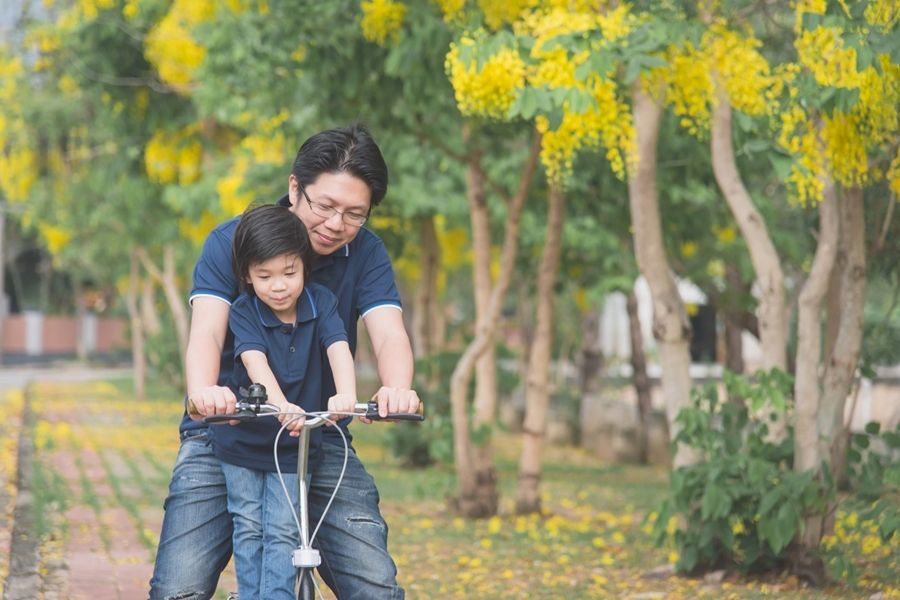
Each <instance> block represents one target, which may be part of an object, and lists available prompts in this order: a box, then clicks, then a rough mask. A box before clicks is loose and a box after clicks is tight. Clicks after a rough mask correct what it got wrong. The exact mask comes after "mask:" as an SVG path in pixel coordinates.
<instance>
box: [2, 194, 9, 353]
mask: <svg viewBox="0 0 900 600" xmlns="http://www.w3.org/2000/svg"><path fill="white" fill-rule="evenodd" d="M6 259H7V250H6V206H5V205H3V204H0V365H2V364H3V328H4V326H5V325H6V315H7V314H9V303H8V302H7V301H6Z"/></svg>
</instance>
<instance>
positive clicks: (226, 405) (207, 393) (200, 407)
mask: <svg viewBox="0 0 900 600" xmlns="http://www.w3.org/2000/svg"><path fill="white" fill-rule="evenodd" d="M188 401H189V402H190V403H191V404H193V405H194V408H196V409H197V413H198V414H192V415H191V418H192V419H193V420H195V421H202V420H203V417H209V416H213V415H230V414H231V413H233V412H234V405H235V402H236V401H237V399H236V398H235V397H234V392H232V391H231V389H229V388H227V387H223V386H221V385H210V386H207V387H203V388H199V389H196V390H192V391H191V392H189V393H188Z"/></svg>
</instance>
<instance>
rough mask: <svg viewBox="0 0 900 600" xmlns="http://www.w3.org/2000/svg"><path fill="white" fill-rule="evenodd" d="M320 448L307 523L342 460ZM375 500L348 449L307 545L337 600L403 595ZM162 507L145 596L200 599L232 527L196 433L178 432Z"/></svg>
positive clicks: (217, 469) (209, 454) (220, 478)
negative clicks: (313, 536) (337, 486)
mask: <svg viewBox="0 0 900 600" xmlns="http://www.w3.org/2000/svg"><path fill="white" fill-rule="evenodd" d="M322 449H323V452H322V458H321V460H320V461H319V462H318V464H317V465H315V466H314V468H313V471H312V481H311V484H310V489H309V513H310V514H309V521H310V527H311V528H315V525H316V524H317V523H318V522H319V520H320V519H321V516H322V509H323V508H325V505H326V503H327V502H328V499H329V498H330V497H331V493H332V490H334V486H335V483H337V480H338V477H340V474H341V465H342V464H343V460H344V448H343V446H337V445H335V444H331V443H327V442H326V443H323V444H322ZM378 501H379V497H378V490H377V489H376V488H375V481H374V480H373V479H372V477H371V475H369V474H368V473H367V472H366V469H365V467H363V464H362V463H361V462H360V460H359V458H358V457H357V456H356V453H355V452H354V451H353V450H352V449H351V450H350V455H349V457H348V458H347V470H346V472H345V473H344V479H343V481H342V482H341V488H340V490H339V491H338V494H337V496H336V497H335V499H334V502H333V503H332V505H331V507H330V508H329V509H328V513H327V514H326V515H325V520H324V521H323V522H322V525H321V527H320V528H319V531H318V533H317V534H316V539H315V543H314V545H315V546H316V547H317V548H318V549H319V551H320V552H321V554H322V564H321V565H320V566H319V574H320V575H321V576H322V579H324V580H325V583H326V584H328V586H329V587H330V588H331V589H332V591H334V593H335V595H337V597H338V598H339V599H340V600H359V599H367V600H368V599H373V600H374V599H381V598H384V599H391V600H394V599H401V598H403V597H404V593H403V588H401V587H400V586H399V585H397V567H396V566H395V565H394V561H393V559H391V556H390V554H388V551H387V535H388V528H387V524H386V523H385V521H384V519H383V518H382V516H381V512H380V511H379V509H378ZM165 509H166V512H165V517H164V519H163V526H162V532H161V533H160V538H159V548H158V549H157V554H156V565H155V567H154V570H153V578H152V579H151V580H150V598H151V600H176V599H177V600H206V599H208V598H210V597H212V596H213V594H214V593H215V589H216V585H217V584H218V580H219V574H220V573H221V572H222V570H223V569H224V568H225V565H226V564H227V563H228V559H229V558H230V556H231V536H232V526H231V515H229V514H228V497H227V492H226V489H225V476H224V474H223V473H222V467H221V465H220V463H219V460H218V459H217V458H216V456H215V455H214V454H213V451H212V447H211V445H210V443H209V441H208V439H207V436H206V433H205V432H204V431H202V430H200V431H196V430H194V431H186V432H185V433H184V434H183V439H182V442H181V449H180V451H179V453H178V458H177V459H176V460H175V468H174V471H173V473H172V482H171V483H170V484H169V496H168V497H167V498H166V502H165Z"/></svg>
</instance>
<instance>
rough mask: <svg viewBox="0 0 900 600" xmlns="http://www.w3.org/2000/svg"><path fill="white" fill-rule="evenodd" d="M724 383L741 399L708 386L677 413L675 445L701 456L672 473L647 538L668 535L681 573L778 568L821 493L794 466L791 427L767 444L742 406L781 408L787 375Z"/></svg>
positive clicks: (764, 429)
mask: <svg viewBox="0 0 900 600" xmlns="http://www.w3.org/2000/svg"><path fill="white" fill-rule="evenodd" d="M725 384H726V385H725V387H726V390H727V392H728V394H729V395H736V396H739V397H741V398H744V399H745V401H746V404H744V403H736V402H724V403H723V402H720V400H719V392H718V389H717V387H716V386H715V385H713V384H711V385H707V386H706V387H703V388H701V389H697V390H695V391H694V393H693V394H692V401H693V402H692V406H691V407H689V408H685V409H683V410H682V411H681V413H680V414H679V415H678V417H677V422H678V423H679V425H680V427H681V430H680V432H679V434H678V436H677V437H676V439H675V440H674V443H675V444H685V445H686V446H688V447H690V448H692V449H694V450H695V451H696V452H698V453H699V454H700V461H699V462H697V463H696V464H692V465H689V466H685V467H681V468H678V469H676V470H674V471H673V472H672V474H671V478H670V491H669V496H668V498H667V499H666V500H665V501H664V502H663V504H662V506H661V508H660V510H659V516H658V518H657V521H656V523H655V525H654V535H655V536H656V540H657V543H662V542H664V541H665V540H666V539H667V538H669V537H670V536H671V537H674V541H675V544H676V546H677V549H678V560H677V562H676V565H675V567H676V570H677V571H679V572H682V573H693V572H698V571H704V570H709V569H716V568H724V567H730V566H734V567H736V568H738V569H739V570H741V571H744V572H750V571H759V570H766V569H771V568H773V567H775V566H777V565H779V564H780V563H782V562H783V561H784V560H785V559H786V554H787V552H786V550H787V547H788V544H790V542H791V540H792V539H793V538H794V536H795V534H796V533H797V532H798V531H799V528H800V527H801V526H802V522H803V517H804V515H805V514H807V512H808V511H810V510H815V509H819V508H821V507H822V506H823V505H824V501H825V498H826V489H827V486H825V485H824V484H822V483H821V482H819V481H817V480H815V479H814V474H813V473H812V472H807V473H796V472H794V471H793V469H792V462H793V435H792V433H793V432H792V431H791V432H789V435H788V436H787V439H785V440H784V441H782V442H780V443H777V444H776V443H772V442H771V441H769V440H768V439H767V434H768V426H767V424H766V423H765V422H764V421H760V420H756V419H751V418H750V417H749V414H748V408H747V405H750V406H751V407H756V408H759V407H762V406H765V405H767V404H768V405H772V406H776V407H777V406H779V405H784V403H785V402H786V399H787V398H788V397H789V392H790V386H791V381H790V378H789V377H788V376H787V375H786V374H784V373H782V372H779V371H770V372H768V373H760V374H757V376H755V378H753V379H750V378H746V377H739V376H735V375H733V374H728V375H727V376H726V377H725Z"/></svg>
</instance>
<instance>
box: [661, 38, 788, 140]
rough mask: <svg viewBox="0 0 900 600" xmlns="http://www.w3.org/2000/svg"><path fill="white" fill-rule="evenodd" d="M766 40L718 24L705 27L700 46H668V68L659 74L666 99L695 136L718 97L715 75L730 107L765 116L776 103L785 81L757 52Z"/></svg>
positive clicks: (707, 125)
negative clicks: (706, 29) (715, 89)
mask: <svg viewBox="0 0 900 600" xmlns="http://www.w3.org/2000/svg"><path fill="white" fill-rule="evenodd" d="M761 45H762V43H761V42H760V41H759V40H758V39H756V38H754V37H752V36H749V35H742V34H739V33H737V32H735V31H732V30H729V29H727V28H726V27H725V26H724V25H723V24H721V23H716V24H714V25H713V26H712V27H710V29H709V30H708V31H706V32H705V33H704V35H703V37H702V39H701V43H700V46H699V47H695V46H694V45H693V44H690V43H688V44H685V45H684V46H683V47H675V46H671V47H670V48H669V49H668V52H667V54H668V62H669V65H670V68H669V69H667V70H663V71H662V72H661V73H662V75H663V77H664V80H665V83H666V84H667V87H666V98H667V101H668V102H669V104H670V105H671V106H672V109H673V111H674V112H675V114H676V115H678V116H679V117H680V119H681V125H682V126H683V127H684V128H686V129H687V130H688V131H689V132H690V133H691V134H693V135H700V134H702V133H703V132H705V131H706V130H707V129H708V128H709V119H710V115H711V111H712V107H713V106H715V102H716V98H715V97H714V95H713V90H714V87H713V74H715V76H717V77H718V78H719V81H720V83H721V85H722V87H723V88H724V90H725V93H726V94H727V96H728V101H729V102H730V103H731V105H732V106H733V107H734V108H736V109H738V110H740V111H742V112H744V113H746V114H748V115H761V114H763V113H765V112H766V111H767V110H768V109H769V108H770V107H771V106H772V104H773V103H774V102H775V99H776V97H777V95H778V94H779V93H780V91H781V90H782V88H783V81H782V80H781V79H780V78H779V77H777V76H774V75H773V74H772V70H771V68H770V66H769V63H768V61H766V59H765V58H764V57H763V55H762V54H761V53H760V52H759V48H760V46H761Z"/></svg>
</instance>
